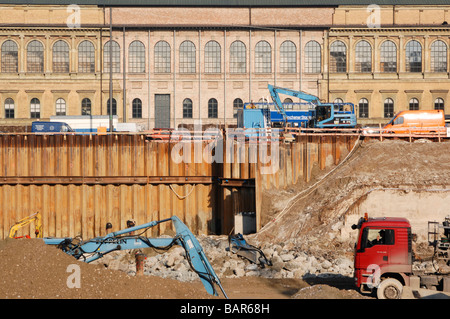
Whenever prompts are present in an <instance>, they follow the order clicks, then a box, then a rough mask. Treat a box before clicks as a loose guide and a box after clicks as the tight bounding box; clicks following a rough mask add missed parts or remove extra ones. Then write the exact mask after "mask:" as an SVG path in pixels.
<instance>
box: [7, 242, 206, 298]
mask: <svg viewBox="0 0 450 319" xmlns="http://www.w3.org/2000/svg"><path fill="white" fill-rule="evenodd" d="M71 265H77V266H79V270H80V271H79V273H80V275H81V276H80V281H79V282H80V284H81V285H80V287H79V288H77V287H73V288H69V286H73V284H74V283H75V282H76V281H73V280H71V278H73V277H71V275H73V274H75V272H74V271H73V270H72V269H71V268H70V267H69V266H71ZM0 273H1V274H2V276H1V277H0V299H8V298H24V299H35V298H36V299H60V298H61V299H115V298H117V299H142V298H152V299H161V298H163V299H171V298H175V299H180V298H189V299H193V298H199V299H203V298H211V296H210V295H208V294H207V293H206V291H205V290H204V289H202V288H203V286H202V285H201V283H200V282H199V283H182V282H179V281H176V280H172V279H163V278H159V277H153V276H140V277H131V276H128V275H126V274H125V273H123V272H121V271H113V270H108V269H106V268H105V267H103V266H101V265H91V264H86V263H84V262H81V261H77V260H76V259H74V258H73V257H71V256H69V255H67V254H65V253H64V252H62V251H61V250H59V249H57V248H55V247H54V246H50V245H46V244H45V243H44V241H43V240H40V239H15V240H12V239H10V240H9V239H8V240H4V241H0ZM68 281H69V285H68Z"/></svg>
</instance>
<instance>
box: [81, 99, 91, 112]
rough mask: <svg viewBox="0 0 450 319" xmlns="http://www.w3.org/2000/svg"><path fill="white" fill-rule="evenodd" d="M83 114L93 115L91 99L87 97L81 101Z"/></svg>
mask: <svg viewBox="0 0 450 319" xmlns="http://www.w3.org/2000/svg"><path fill="white" fill-rule="evenodd" d="M81 115H91V100H90V99H88V98H87V97H86V98H84V99H83V100H82V101H81Z"/></svg>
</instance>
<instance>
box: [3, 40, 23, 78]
mask: <svg viewBox="0 0 450 319" xmlns="http://www.w3.org/2000/svg"><path fill="white" fill-rule="evenodd" d="M18 70H19V50H18V47H17V44H16V42H14V41H12V40H6V41H5V42H3V44H2V72H5V73H16V72H18Z"/></svg>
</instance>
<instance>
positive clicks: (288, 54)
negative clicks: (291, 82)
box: [280, 41, 297, 73]
mask: <svg viewBox="0 0 450 319" xmlns="http://www.w3.org/2000/svg"><path fill="white" fill-rule="evenodd" d="M296 72H297V47H296V46H295V44H294V42H292V41H284V42H283V43H282V44H281V46H280V73H296Z"/></svg>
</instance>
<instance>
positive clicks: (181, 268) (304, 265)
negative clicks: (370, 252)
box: [97, 236, 353, 281]
mask: <svg viewBox="0 0 450 319" xmlns="http://www.w3.org/2000/svg"><path fill="white" fill-rule="evenodd" d="M198 240H199V242H200V244H201V246H202V248H203V250H204V252H205V255H206V256H207V258H208V260H209V262H210V263H211V265H212V266H213V268H214V271H215V272H216V274H217V275H218V276H219V277H220V278H239V277H244V276H259V277H264V278H274V279H281V278H300V279H301V278H307V277H308V276H313V277H319V276H346V277H351V276H353V261H352V260H351V259H350V258H346V257H342V256H340V257H338V258H336V259H327V258H325V257H323V256H314V255H312V254H308V253H305V252H299V251H296V250H295V249H292V245H284V246H283V245H279V244H271V245H265V246H264V247H262V248H261V250H260V251H261V252H262V254H261V253H258V256H264V257H265V258H266V259H267V260H268V261H270V263H271V265H264V264H263V263H260V262H256V263H255V262H254V260H253V261H250V260H249V259H247V258H245V257H242V256H241V255H239V254H237V253H236V252H235V251H233V250H232V249H231V250H230V245H229V241H228V237H224V236H218V237H217V236H199V237H198ZM136 253H143V254H144V255H145V261H144V267H143V273H144V275H153V276H158V277H162V278H171V279H176V280H179V281H193V280H195V279H197V278H198V276H197V274H195V272H193V271H192V269H191V268H190V265H189V263H188V261H187V259H186V258H185V251H184V249H183V248H182V247H180V246H174V247H173V248H172V249H170V250H169V251H164V252H156V251H155V250H153V249H145V250H143V251H117V252H113V253H110V254H108V255H106V256H104V257H103V258H102V259H100V260H99V261H97V262H98V263H101V264H104V265H105V266H106V267H108V269H115V270H121V271H123V272H125V273H127V274H129V275H132V276H133V275H135V274H136V258H135V254H136Z"/></svg>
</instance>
